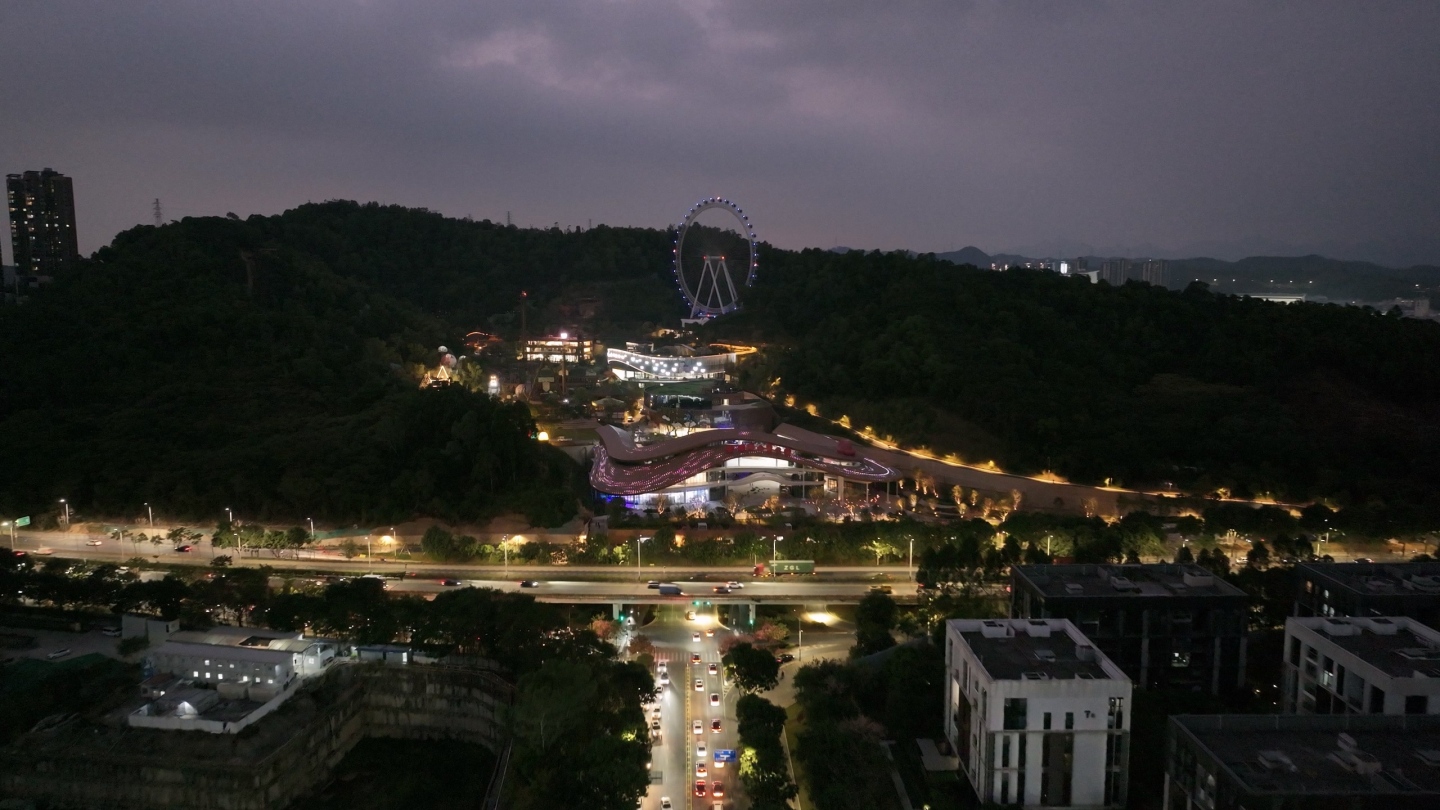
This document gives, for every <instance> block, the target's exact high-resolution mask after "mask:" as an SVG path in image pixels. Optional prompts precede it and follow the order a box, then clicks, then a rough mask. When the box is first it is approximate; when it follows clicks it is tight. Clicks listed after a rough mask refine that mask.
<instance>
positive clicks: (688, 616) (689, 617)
mask: <svg viewBox="0 0 1440 810" xmlns="http://www.w3.org/2000/svg"><path fill="white" fill-rule="evenodd" d="M685 621H687V622H693V621H695V611H693V610H687V611H685Z"/></svg>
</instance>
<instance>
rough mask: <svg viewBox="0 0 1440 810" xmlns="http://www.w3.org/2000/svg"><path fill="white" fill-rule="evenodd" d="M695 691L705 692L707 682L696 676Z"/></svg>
mask: <svg viewBox="0 0 1440 810" xmlns="http://www.w3.org/2000/svg"><path fill="white" fill-rule="evenodd" d="M695 691H696V692H704V691H705V682H704V681H702V680H700V679H699V678H696V679H695Z"/></svg>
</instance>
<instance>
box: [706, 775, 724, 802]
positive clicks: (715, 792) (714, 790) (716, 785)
mask: <svg viewBox="0 0 1440 810" xmlns="http://www.w3.org/2000/svg"><path fill="white" fill-rule="evenodd" d="M710 795H711V796H714V797H715V798H717V799H718V798H720V797H721V796H724V795H725V785H723V784H721V782H720V780H719V779H716V780H715V781H714V782H711V783H710Z"/></svg>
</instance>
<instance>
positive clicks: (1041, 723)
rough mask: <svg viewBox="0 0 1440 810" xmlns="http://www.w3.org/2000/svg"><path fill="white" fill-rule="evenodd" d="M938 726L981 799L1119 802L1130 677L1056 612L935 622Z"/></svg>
mask: <svg viewBox="0 0 1440 810" xmlns="http://www.w3.org/2000/svg"><path fill="white" fill-rule="evenodd" d="M945 634H946V644H945V665H946V673H947V678H946V691H945V735H946V738H947V739H948V740H949V741H950V744H951V746H952V747H953V748H954V750H955V753H956V756H957V758H958V759H959V765H960V769H961V770H962V771H964V773H965V774H966V776H967V777H969V780H970V784H971V786H972V787H973V788H974V789H975V793H976V795H977V797H978V798H979V800H980V801H982V802H996V803H998V804H1002V805H1008V804H1016V805H1024V806H1048V807H1095V808H1101V807H1120V806H1123V805H1124V804H1125V796H1126V788H1127V783H1128V778H1129V772H1128V762H1129V737H1130V717H1129V713H1128V709H1129V704H1130V698H1131V683H1130V679H1129V678H1128V677H1126V676H1125V673H1124V672H1122V671H1121V670H1120V668H1119V667H1118V666H1116V665H1115V663H1114V662H1112V661H1111V660H1110V659H1109V658H1107V657H1106V656H1105V654H1104V653H1103V652H1101V651H1099V650H1097V649H1096V648H1095V647H1094V646H1093V645H1092V644H1091V643H1090V642H1089V640H1088V639H1086V638H1085V636H1084V635H1082V634H1081V633H1080V631H1079V630H1078V629H1076V627H1075V625H1074V624H1072V623H1071V622H1069V621H1066V620H1063V619H1048V620H1021V619H996V620H982V619H956V620H951V621H949V622H946V626H945Z"/></svg>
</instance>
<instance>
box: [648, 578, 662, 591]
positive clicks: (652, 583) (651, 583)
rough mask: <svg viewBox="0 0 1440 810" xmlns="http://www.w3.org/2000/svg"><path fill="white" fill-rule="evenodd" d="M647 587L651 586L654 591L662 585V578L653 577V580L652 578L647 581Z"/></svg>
mask: <svg viewBox="0 0 1440 810" xmlns="http://www.w3.org/2000/svg"><path fill="white" fill-rule="evenodd" d="M645 587H647V588H649V589H650V590H652V591H653V590H655V589H656V588H658V587H660V580H658V579H652V580H650V581H649V582H647V583H645Z"/></svg>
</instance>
